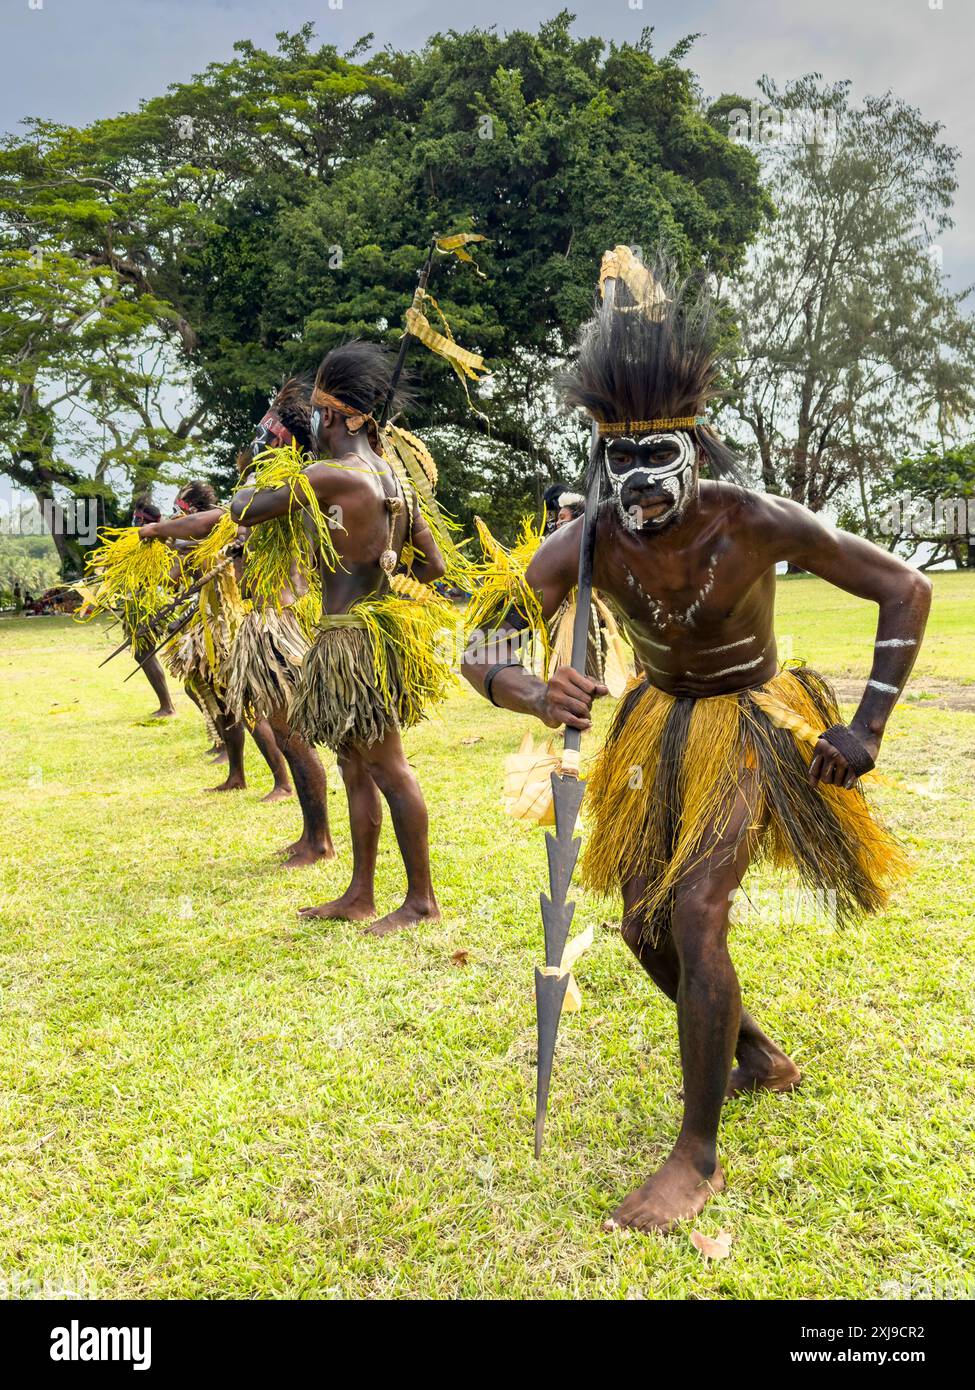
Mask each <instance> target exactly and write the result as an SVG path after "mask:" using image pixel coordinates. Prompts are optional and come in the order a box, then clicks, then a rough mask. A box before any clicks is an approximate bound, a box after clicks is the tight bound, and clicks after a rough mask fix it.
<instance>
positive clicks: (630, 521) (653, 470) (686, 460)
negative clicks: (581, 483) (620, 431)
mask: <svg viewBox="0 0 975 1390" xmlns="http://www.w3.org/2000/svg"><path fill="white" fill-rule="evenodd" d="M603 463H604V467H605V471H606V476H607V478H608V479H609V485H610V488H611V490H612V493H613V501H614V502H615V504H616V512H617V515H618V516H619V519H620V522H621V524H622V525H623V526H625V527H626V528H627V529H628V530H631V531H651V532H652V531H661V530H663V529H664V527H666V526H670V525H672V524H673V523H674V522H676V521H678V520H679V519H680V517H681V516H682V515H683V513H684V510H685V508H686V507H687V504H688V502H689V501H690V499H691V498H692V497H693V495H694V493H695V491H696V489H697V468H696V465H697V450H696V448H695V445H694V441H693V440H692V439H691V437H690V435H689V434H687V433H686V432H685V431H684V430H679V431H675V432H673V433H666V434H647V435H644V436H643V437H642V438H641V439H639V440H637V439H631V438H629V437H627V436H625V435H620V436H618V437H616V438H612V439H607V441H606V445H605V449H604V453H603Z"/></svg>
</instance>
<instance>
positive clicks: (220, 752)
mask: <svg viewBox="0 0 975 1390" xmlns="http://www.w3.org/2000/svg"><path fill="white" fill-rule="evenodd" d="M206 756H207V757H208V758H209V759H210V761H211V763H213V764H214V765H216V764H217V763H229V762H230V754H229V753H228V752H227V750H226V748H213V749H210V750H208V752H207V755H206Z"/></svg>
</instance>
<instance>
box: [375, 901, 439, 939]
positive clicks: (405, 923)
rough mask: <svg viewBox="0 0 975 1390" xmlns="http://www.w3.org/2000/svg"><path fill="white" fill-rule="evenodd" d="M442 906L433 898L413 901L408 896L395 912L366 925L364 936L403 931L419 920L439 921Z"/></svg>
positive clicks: (386, 934)
mask: <svg viewBox="0 0 975 1390" xmlns="http://www.w3.org/2000/svg"><path fill="white" fill-rule="evenodd" d="M439 921H440V908H439V907H438V906H437V903H436V902H435V901H434V900H433V899H429V900H427V899H421V900H420V901H418V902H411V901H410V899H409V898H407V900H406V902H405V903H404V904H403V906H402V907H398V908H397V909H396V911H395V912H387V914H386V916H385V917H380V919H379V921H378V922H373V924H372V926H371V927H366V929H365V931H364V933H363V935H364V936H389V934H390V932H394V931H402V930H403V928H404V927H415V926H416V925H417V923H418V922H439Z"/></svg>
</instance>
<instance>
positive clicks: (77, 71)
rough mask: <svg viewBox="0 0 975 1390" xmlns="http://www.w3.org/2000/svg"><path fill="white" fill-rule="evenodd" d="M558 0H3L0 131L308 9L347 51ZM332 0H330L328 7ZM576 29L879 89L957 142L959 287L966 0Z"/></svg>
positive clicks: (76, 114)
mask: <svg viewBox="0 0 975 1390" xmlns="http://www.w3.org/2000/svg"><path fill="white" fill-rule="evenodd" d="M561 6H562V0H543V2H542V3H539V0H491V2H490V3H481V4H478V3H476V0H467V3H464V0H461V3H456V0H425V3H424V0H419V3H417V0H331V4H330V3H329V0H0V16H2V19H0V39H2V48H0V51H2V52H3V54H4V64H3V79H2V82H0V129H4V130H13V129H15V128H16V125H17V122H18V121H19V120H20V119H21V118H22V117H24V116H26V115H36V116H45V117H49V118H53V119H56V120H61V121H65V122H68V123H70V124H73V125H81V124H83V123H85V122H86V121H89V120H92V119H93V118H95V117H97V116H108V115H112V114H114V113H116V112H118V111H122V110H131V109H134V108H135V107H136V106H137V105H138V103H139V100H140V98H143V97H147V96H153V95H156V94H157V93H160V92H162V91H164V90H165V88H166V86H167V85H168V84H169V83H170V82H174V81H179V80H182V79H185V78H188V77H190V76H191V75H192V74H193V73H194V72H198V71H200V70H201V69H202V68H203V67H204V66H205V64H206V63H208V62H210V61H213V60H220V59H225V58H228V57H230V56H231V46H232V44H233V42H234V40H235V39H238V38H245V37H246V38H249V39H252V40H253V41H254V42H256V43H259V44H261V45H264V46H268V47H273V46H274V34H275V32H276V31H277V30H280V29H286V28H287V29H296V28H297V27H298V26H299V25H300V24H302V23H303V22H305V21H306V20H312V21H313V22H314V23H315V25H316V28H317V31H318V33H319V35H320V36H321V37H322V38H323V39H324V40H326V41H328V42H333V43H335V44H336V45H337V46H338V47H339V48H340V49H343V48H345V47H347V46H348V45H350V44H351V43H352V42H354V40H355V39H357V38H358V37H359V36H360V35H362V34H366V33H369V32H372V33H373V34H375V36H376V44H377V46H379V47H381V46H383V45H384V44H387V43H389V44H392V45H394V46H396V47H415V46H419V45H420V44H422V42H423V41H424V39H426V38H427V37H428V36H429V35H430V34H432V33H435V32H436V31H437V30H438V29H445V28H449V27H450V26H451V24H452V25H453V26H454V27H456V28H468V27H471V26H474V25H478V26H481V27H488V26H490V25H497V26H498V27H499V28H500V29H511V28H516V27H519V28H527V29H533V28H536V27H537V25H538V24H539V23H540V22H541V21H542V20H544V19H547V18H551V16H552V15H553V14H555V13H556V12H557V11H558V10H559V8H561ZM333 7H334V8H333ZM566 7H567V8H569V9H570V10H573V11H574V12H575V14H576V16H577V19H576V26H575V27H576V32H578V33H580V34H582V33H585V34H593V33H598V34H600V35H602V36H603V37H605V38H608V39H633V38H636V37H638V35H639V33H640V31H641V30H642V29H643V28H644V27H645V26H647V25H652V26H653V27H654V29H655V31H656V45H657V50H658V51H659V52H665V51H666V50H667V49H668V48H669V47H670V46H671V45H672V44H673V43H674V42H675V41H676V40H677V39H679V38H681V37H682V36H683V35H685V34H688V33H693V32H699V33H700V34H701V37H700V38H699V39H698V41H697V43H696V44H695V46H694V48H693V49H692V51H691V54H690V58H689V63H690V65H691V67H693V69H694V70H695V71H696V72H697V73H698V75H699V77H700V79H701V83H702V85H703V87H704V90H705V92H706V94H707V95H709V96H717V95H718V94H719V93H721V92H727V91H736V92H741V93H743V94H744V95H746V96H752V95H753V94H754V84H755V80H756V78H757V77H759V76H760V75H761V74H762V73H769V74H770V75H771V76H773V77H774V78H775V79H776V81H778V82H779V83H782V82H785V81H787V80H788V79H789V78H791V77H796V76H798V75H800V74H801V73H803V72H809V71H818V72H821V73H822V74H823V75H824V77H826V78H828V79H836V78H841V77H849V78H851V79H852V80H853V83H854V92H855V93H856V94H858V95H861V96H862V95H864V94H866V93H868V92H881V91H884V90H886V89H887V88H888V87H889V88H890V89H891V90H893V91H894V92H895V93H896V94H897V95H898V96H901V97H903V98H905V99H906V100H908V101H910V102H912V103H913V104H914V105H916V106H918V107H919V108H920V109H921V111H922V112H923V114H924V115H925V117H927V118H928V119H937V120H939V121H941V122H942V123H943V125H944V127H945V134H946V138H947V139H948V140H949V141H950V142H951V143H952V144H954V145H956V146H958V148H959V149H960V150H961V152H962V160H961V164H960V170H959V172H960V187H959V192H958V198H957V203H956V209H955V218H956V223H957V225H956V227H955V228H954V229H953V230H952V231H951V232H950V233H948V234H947V235H946V236H945V237H944V238H943V255H944V268H945V271H946V273H947V274H948V275H949V277H950V279H951V283H952V285H953V286H954V287H956V288H961V287H962V286H963V285H966V284H967V283H969V282H970V281H975V102H973V100H972V85H973V83H972V73H971V64H972V54H973V51H975V4H973V0H683V2H682V3H671V4H662V3H659V2H658V0H577V3H575V4H574V5H573V4H568V3H567V4H566Z"/></svg>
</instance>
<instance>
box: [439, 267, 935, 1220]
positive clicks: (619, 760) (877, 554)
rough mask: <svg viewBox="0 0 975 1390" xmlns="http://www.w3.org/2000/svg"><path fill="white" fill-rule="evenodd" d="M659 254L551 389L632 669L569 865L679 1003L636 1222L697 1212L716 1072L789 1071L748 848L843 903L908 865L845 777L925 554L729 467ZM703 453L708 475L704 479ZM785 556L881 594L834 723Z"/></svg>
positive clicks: (735, 1084) (696, 325) (706, 315)
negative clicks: (750, 902)
mask: <svg viewBox="0 0 975 1390" xmlns="http://www.w3.org/2000/svg"><path fill="white" fill-rule="evenodd" d="M610 273H618V272H610ZM658 274H659V278H658V279H657V280H654V279H653V277H650V276H648V277H647V284H646V288H645V289H644V290H643V292H642V294H641V295H640V298H639V299H638V300H637V302H634V298H633V296H631V295H627V296H625V299H626V300H628V302H622V301H623V299H624V296H623V295H622V294H620V296H619V297H618V298H617V301H616V306H615V307H614V306H613V304H612V303H608V304H604V305H603V306H602V307H601V308H600V309H599V310H598V311H597V314H596V316H595V318H594V319H593V320H592V321H591V322H590V323H588V324H587V325H586V326H585V327H584V329H583V331H582V334H581V339H580V343H579V352H578V358H577V361H576V365H575V367H574V369H573V370H572V372H571V373H570V374H569V376H568V378H567V381H566V384H565V399H566V402H567V404H568V405H569V406H581V407H583V408H584V409H585V410H586V411H588V412H589V414H590V415H591V416H592V418H593V420H594V421H596V422H597V423H598V434H599V446H598V448H597V449H596V450H594V453H593V459H592V463H591V467H592V468H594V469H597V470H599V476H600V477H601V480H602V488H603V501H602V503H601V505H600V508H599V511H598V520H597V529H596V544H595V561H594V571H593V583H594V585H595V586H596V587H597V588H598V589H599V592H600V593H601V594H602V595H603V597H604V598H605V599H606V601H607V602H608V603H610V604H611V605H612V607H613V609H614V610H615V612H616V613H617V614H618V615H619V618H620V621H621V622H622V624H623V625H624V627H625V629H626V632H627V634H628V636H629V640H630V642H631V643H632V645H633V648H634V651H635V653H636V657H637V663H638V669H639V672H640V674H639V675H638V676H637V677H636V678H635V679H634V680H633V681H632V682H631V685H630V689H629V690H628V692H627V694H626V695H625V697H624V698H623V700H621V702H620V704H619V705H618V707H617V709H616V712H615V715H614V718H613V721H612V725H611V727H610V730H609V733H608V736H607V738H606V741H605V743H604V745H603V748H602V750H601V751H600V752H599V753H598V754H597V756H596V759H595V762H594V765H593V767H592V770H591V772H590V775H589V779H588V789H587V811H586V815H587V820H588V823H589V835H588V842H587V846H586V849H585V851H584V859H583V881H584V883H585V884H586V885H587V886H588V887H589V888H590V889H592V890H595V891H596V892H598V893H605V894H609V893H615V892H620V893H621V894H622V898H623V909H624V910H623V921H622V933H623V937H624V939H625V941H626V943H627V945H628V946H629V947H630V949H631V950H632V951H633V953H634V954H635V955H636V957H637V959H638V960H639V962H640V964H641V965H642V966H643V968H644V969H645V970H646V972H647V973H648V974H649V976H650V978H651V979H652V980H653V981H654V982H655V983H656V984H657V985H658V986H659V987H660V989H661V990H663V992H664V993H665V994H666V995H667V996H668V997H669V998H670V999H672V1000H673V1001H674V1002H675V1003H676V1005H677V1024H678V1035H679V1039H680V1054H681V1066H682V1071H683V1078H684V1117H683V1123H682V1125H681V1129H680V1134H679V1137H678V1139H677V1142H676V1144H675V1145H674V1148H673V1151H672V1152H671V1154H670V1155H669V1157H668V1158H667V1159H666V1161H665V1162H664V1163H663V1165H662V1167H661V1168H660V1169H659V1170H658V1171H657V1172H655V1173H654V1174H653V1175H652V1176H651V1177H650V1178H648V1179H647V1181H646V1182H645V1183H644V1184H643V1185H642V1186H641V1187H639V1188H637V1189H636V1190H635V1191H634V1192H632V1193H631V1194H630V1195H629V1196H628V1197H627V1198H626V1199H625V1200H624V1201H623V1202H622V1204H621V1205H620V1206H619V1207H618V1208H617V1210H616V1211H615V1212H614V1213H613V1215H612V1217H611V1219H610V1222H609V1223H608V1226H609V1228H616V1227H633V1228H636V1229H637V1230H642V1231H648V1230H667V1229H668V1228H669V1227H670V1226H672V1225H673V1224H674V1223H675V1222H677V1221H680V1220H683V1219H685V1218H688V1217H691V1216H694V1215H695V1214H696V1213H698V1212H699V1211H700V1210H701V1209H702V1207H703V1206H704V1204H705V1202H706V1201H707V1200H708V1197H709V1196H710V1195H711V1194H713V1193H715V1192H717V1191H720V1189H721V1188H722V1187H723V1186H724V1176H723V1173H722V1169H721V1165H720V1163H719V1161H718V1153H717V1135H718V1122H719V1117H720V1114H721V1107H722V1105H723V1103H724V1100H725V1097H726V1096H727V1095H737V1094H740V1093H741V1092H744V1091H750V1090H757V1089H766V1090H769V1091H789V1090H791V1089H792V1088H793V1087H795V1086H796V1085H797V1084H798V1083H799V1080H800V1074H799V1071H798V1068H797V1067H796V1066H795V1064H794V1063H793V1062H792V1061H791V1059H790V1058H789V1057H788V1056H787V1055H786V1054H785V1052H783V1050H782V1049H781V1048H780V1047H779V1046H778V1045H777V1044H776V1043H774V1042H773V1041H772V1040H771V1039H770V1038H769V1037H768V1036H767V1035H766V1034H765V1033H764V1032H763V1031H762V1029H761V1028H760V1026H759V1025H758V1023H757V1022H756V1021H755V1019H754V1018H753V1017H752V1016H751V1014H749V1013H748V1012H746V1011H745V1010H744V1009H742V1007H741V999H740V995H739V989H738V980H737V978H736V975H735V970H734V967H733V965H732V962H731V958H730V956H729V954H728V946H727V937H728V928H729V909H730V906H731V899H732V897H733V895H734V893H735V891H736V890H737V889H738V887H739V885H740V884H741V882H742V880H743V878H744V876H745V872H746V870H747V868H748V866H749V864H750V863H751V862H753V861H755V860H758V859H763V860H765V861H766V862H771V863H772V864H775V865H778V866H781V867H786V868H788V869H790V870H791V871H792V872H793V873H795V874H797V875H798V877H799V878H800V879H801V880H802V882H803V884H804V885H806V886H808V887H810V888H814V889H816V888H818V889H825V890H829V891H831V892H835V895H836V903H837V914H838V917H839V920H840V921H841V922H842V921H843V920H844V919H846V920H848V919H850V918H851V917H853V916H854V915H855V914H857V913H861V912H876V911H877V910H879V909H880V908H882V907H883V905H884V903H885V902H886V900H887V894H888V890H889V887H890V885H891V884H892V883H893V882H894V881H895V880H896V879H897V877H898V876H899V875H900V874H901V873H903V872H904V870H905V868H906V865H905V861H904V857H903V855H902V853H901V851H900V849H899V848H898V846H897V844H896V842H895V841H894V840H893V839H892V838H891V837H890V836H889V835H888V834H887V833H886V832H885V831H884V830H883V829H882V828H881V826H880V825H879V824H878V822H877V821H876V820H875V819H874V817H873V815H872V814H871V811H870V809H869V807H868V804H867V801H866V799H865V796H864V793H863V789H862V784H861V781H860V779H861V778H862V777H863V775H864V774H865V773H867V772H868V771H869V770H870V769H871V768H872V767H873V766H874V762H875V760H876V758H877V755H878V750H879V748H880V743H881V739H882V737H883V734H884V730H885V728H886V725H887V720H888V718H889V716H890V714H891V711H892V710H893V708H894V706H895V704H896V703H897V700H898V698H899V696H900V693H901V691H902V690H903V688H904V684H905V682H906V680H907V678H908V675H909V674H910V671H911V667H912V665H913V663H914V659H915V656H916V655H917V651H918V646H919V644H920V642H921V637H922V634H923V632H924V626H925V621H926V618H927V613H928V607H929V604H930V593H931V586H930V583H929V581H928V580H927V579H925V578H924V576H923V575H921V574H919V573H918V572H917V571H916V570H913V569H911V568H909V566H907V565H906V564H904V563H903V562H902V561H901V560H899V559H897V558H896V557H895V556H893V555H891V554H889V553H888V552H887V551H884V550H880V549H878V548H877V547H876V546H874V545H872V544H870V542H869V541H865V540H861V539H860V538H859V537H857V536H853V535H848V534H846V533H845V532H842V531H837V530H835V529H834V528H833V527H831V526H829V525H827V524H825V523H824V522H823V521H821V520H820V519H819V518H817V517H816V516H814V515H812V514H811V513H810V512H808V511H807V510H806V509H805V508H804V507H802V506H800V505H798V504H797V503H795V502H792V501H790V500H789V499H787V498H782V497H777V496H771V495H763V494H758V493H755V492H751V491H747V490H745V489H744V488H742V487H740V486H738V485H736V484H735V483H733V482H730V481H722V478H725V479H728V478H733V477H734V459H733V456H732V455H731V453H730V451H729V450H728V448H727V447H726V446H725V445H724V444H723V443H722V442H721V441H720V440H719V438H718V436H717V435H716V434H715V432H714V431H713V429H712V428H711V427H710V426H709V425H708V423H707V421H706V418H705V416H704V413H703V412H704V411H705V409H706V405H707V401H708V399H709V397H710V395H711V394H712V391H713V383H714V379H715V374H716V369H717V368H716V347H715V338H716V326H715V317H714V308H713V305H712V303H711V301H710V299H709V296H708V294H707V292H706V290H705V289H704V287H703V285H702V284H701V283H700V282H698V281H685V282H683V283H681V282H677V281H676V280H675V279H674V278H673V277H672V276H671V275H670V273H669V272H668V271H667V270H666V269H661V270H660V271H659V272H658ZM627 283H629V282H627ZM621 290H622V285H621V286H620V291H621ZM702 467H703V468H707V470H708V472H709V474H710V478H711V480H710V481H699V468H702ZM582 533H583V523H582V520H581V519H580V520H578V521H574V522H572V523H570V524H569V525H568V526H565V527H563V528H562V529H561V530H560V531H558V532H557V533H556V534H555V535H554V536H553V537H552V538H551V539H550V540H548V541H547V542H546V543H545V544H544V545H543V546H542V547H541V549H540V550H539V552H538V554H537V556H536V557H535V559H534V561H533V562H532V565H531V567H530V569H529V571H528V584H529V590H530V593H529V597H528V602H527V603H526V602H522V603H521V604H520V607H521V611H520V612H519V611H518V610H517V608H516V609H515V610H512V611H509V613H508V615H507V617H506V618H505V620H504V621H503V623H502V626H503V627H504V628H506V629H507V630H508V631H509V633H511V632H515V631H517V630H518V629H524V628H525V627H526V626H528V625H529V622H530V621H532V620H533V613H534V612H537V609H538V607H539V606H540V608H541V612H542V614H543V615H544V616H545V617H550V616H551V615H552V614H554V613H555V612H556V611H557V609H558V607H559V604H560V603H562V601H563V600H564V598H565V596H566V595H567V594H568V593H569V591H570V590H571V588H572V586H573V585H574V583H575V582H576V575H577V570H578V563H579V548H580V541H581V536H582ZM782 562H790V563H792V564H794V565H797V566H799V567H801V568H802V569H804V570H808V571H810V572H811V573H813V574H816V575H819V576H820V577H821V578H823V579H825V580H827V581H828V582H829V583H831V584H835V585H837V586H838V587H839V588H841V589H844V590H845V591H846V592H848V593H852V594H855V595H857V597H859V598H863V599H867V600H869V601H871V602H873V603H876V604H877V605H878V608H879V624H878V628H877V635H876V641H875V644H874V655H873V666H872V670H871V674H870V679H869V680H868V682H867V685H866V689H865V691H864V694H863V698H862V699H861V701H860V704H859V706H858V708H857V711H856V713H855V715H854V717H853V719H852V721H851V723H850V724H849V725H845V724H843V723H842V722H841V720H840V715H839V711H838V709H837V704H836V699H835V696H834V695H833V693H832V691H831V690H830V688H829V686H828V685H827V683H826V682H825V680H824V679H823V678H822V677H821V676H819V675H817V674H816V673H815V672H814V671H812V670H810V669H808V668H806V667H795V668H788V669H784V668H780V666H779V663H778V661H777V659H776V649H775V635H774V628H773V610H774V602H775V567H776V565H777V564H779V563H782ZM526 610H531V611H526ZM509 641H510V642H511V644H512V645H514V643H515V641H516V639H514V638H510V637H509ZM481 656H482V653H479V652H474V654H473V659H472V660H470V661H469V663H468V664H467V665H466V674H467V676H468V678H469V679H470V680H471V682H472V684H473V685H474V686H475V687H476V688H477V689H478V690H479V691H480V692H481V693H482V694H484V695H485V696H486V697H487V698H488V699H490V700H491V701H492V702H493V703H494V704H497V705H500V706H501V707H503V708H505V709H510V710H515V711H518V712H520V713H526V714H534V715H537V716H538V717H539V718H540V719H541V720H542V721H543V723H545V724H547V725H549V726H550V727H553V728H554V727H557V726H558V725H561V724H566V725H569V726H571V727H572V728H578V729H588V728H589V727H590V711H591V706H592V702H593V700H594V699H595V698H597V697H599V696H601V695H604V694H605V693H606V689H605V686H604V685H601V684H600V683H598V682H597V681H595V680H593V679H591V678H589V677H586V676H584V675H580V674H579V673H577V672H576V671H574V670H573V669H572V668H571V667H570V666H561V667H559V669H558V670H557V671H556V672H555V674H554V675H553V676H552V677H551V679H550V680H549V681H548V682H547V683H546V682H544V681H541V680H538V679H536V678H535V677H534V676H533V675H531V674H530V673H529V672H527V671H526V670H524V669H523V668H522V667H521V666H520V665H519V664H517V663H516V662H515V660H514V658H513V655H512V654H507V655H506V656H505V659H504V660H503V661H500V662H498V661H492V663H491V664H490V665H488V664H487V663H486V662H485V661H483V660H482V659H481ZM735 1057H737V1061H738V1065H737V1067H736V1068H735V1069H734V1070H732V1063H733V1059H734V1058H735Z"/></svg>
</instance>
